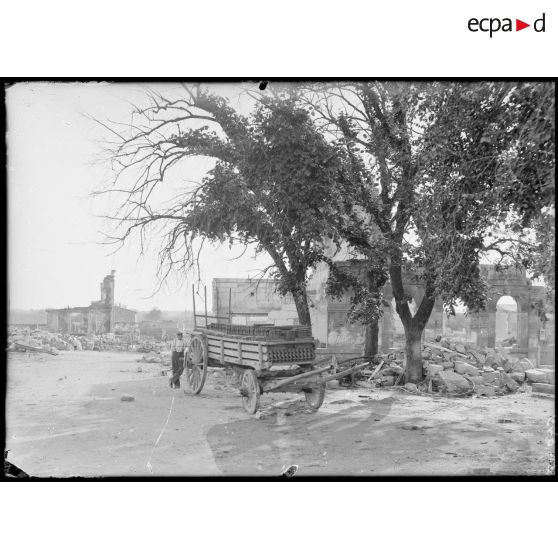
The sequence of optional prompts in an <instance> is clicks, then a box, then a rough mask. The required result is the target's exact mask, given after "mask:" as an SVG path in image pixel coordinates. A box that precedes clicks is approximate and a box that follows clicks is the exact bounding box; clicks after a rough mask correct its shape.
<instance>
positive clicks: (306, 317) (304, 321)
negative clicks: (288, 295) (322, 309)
mask: <svg viewBox="0 0 558 558" xmlns="http://www.w3.org/2000/svg"><path fill="white" fill-rule="evenodd" d="M292 294H293V299H294V303H295V306H296V312H297V314H298V323H299V324H300V325H304V326H311V325H312V321H311V319H310V308H309V307H308V297H307V296H306V289H305V288H303V289H301V290H297V291H296V292H293V293H292Z"/></svg>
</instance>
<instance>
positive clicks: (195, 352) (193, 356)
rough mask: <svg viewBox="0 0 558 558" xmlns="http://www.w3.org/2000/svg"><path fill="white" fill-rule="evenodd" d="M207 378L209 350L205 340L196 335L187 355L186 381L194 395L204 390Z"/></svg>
mask: <svg viewBox="0 0 558 558" xmlns="http://www.w3.org/2000/svg"><path fill="white" fill-rule="evenodd" d="M206 376H207V348H206V346H205V340H204V339H203V337H201V336H199V335H194V336H193V337H192V340H191V341H190V346H189V347H188V354H187V355H186V381H187V382H188V385H189V386H190V389H191V390H192V392H193V393H194V394H196V395H197V394H198V393H200V392H201V390H202V389H203V385H204V383H205V378H206Z"/></svg>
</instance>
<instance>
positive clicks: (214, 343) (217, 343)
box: [207, 340, 260, 355]
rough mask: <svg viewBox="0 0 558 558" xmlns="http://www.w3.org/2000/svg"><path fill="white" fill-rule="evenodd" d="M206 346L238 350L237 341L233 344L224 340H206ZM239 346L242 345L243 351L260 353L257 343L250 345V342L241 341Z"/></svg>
mask: <svg viewBox="0 0 558 558" xmlns="http://www.w3.org/2000/svg"><path fill="white" fill-rule="evenodd" d="M207 346H208V347H214V348H218V349H220V348H221V347H223V348H224V349H226V350H229V351H238V343H234V344H233V343H227V342H226V341H225V340H219V341H214V340H211V341H210V340H208V341H207ZM241 347H242V351H243V352H247V353H254V354H256V355H257V354H259V353H260V351H259V346H258V345H251V344H246V343H241Z"/></svg>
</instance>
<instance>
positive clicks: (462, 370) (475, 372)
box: [371, 339, 555, 396]
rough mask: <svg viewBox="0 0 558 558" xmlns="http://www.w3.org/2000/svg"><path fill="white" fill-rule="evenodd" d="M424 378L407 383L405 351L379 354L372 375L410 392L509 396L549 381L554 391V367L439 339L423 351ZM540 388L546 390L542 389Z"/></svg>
mask: <svg viewBox="0 0 558 558" xmlns="http://www.w3.org/2000/svg"><path fill="white" fill-rule="evenodd" d="M422 359H423V374H424V380H423V381H422V382H420V383H419V385H418V386H415V385H414V384H412V385H411V384H404V381H403V378H404V369H405V352H404V351H397V352H393V353H389V354H381V355H377V357H376V361H377V363H378V364H381V366H379V365H378V366H377V367H376V369H375V370H374V373H373V375H372V377H371V381H372V382H373V383H374V384H375V385H376V386H382V387H383V386H394V385H400V386H402V387H405V388H408V389H409V391H415V390H416V389H418V390H420V391H430V392H440V393H448V394H455V395H469V394H476V395H486V396H492V395H506V394H509V393H514V392H516V391H517V390H519V389H522V386H523V385H524V384H526V383H527V384H533V391H535V387H536V386H535V385H536V384H546V385H548V386H549V388H548V389H547V390H546V392H547V393H549V392H551V391H553V389H554V383H555V375H554V368H553V367H542V366H541V367H535V366H534V365H533V363H531V362H530V361H529V360H528V359H526V358H523V359H519V358H517V357H514V356H513V355H510V354H509V353H508V352H507V351H506V350H505V349H501V348H497V349H486V348H483V347H478V346H476V345H472V344H470V343H461V342H454V341H451V340H449V339H440V340H439V342H425V343H424V344H423V351H422ZM540 391H544V389H543V388H540Z"/></svg>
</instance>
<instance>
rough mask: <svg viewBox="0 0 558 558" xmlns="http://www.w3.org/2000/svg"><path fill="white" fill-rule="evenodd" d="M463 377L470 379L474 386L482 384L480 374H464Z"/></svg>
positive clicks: (482, 379)
mask: <svg viewBox="0 0 558 558" xmlns="http://www.w3.org/2000/svg"><path fill="white" fill-rule="evenodd" d="M465 378H467V379H468V380H471V383H472V384H473V385H475V386H482V385H484V378H483V377H482V376H481V375H478V376H469V375H466V376H465Z"/></svg>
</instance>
